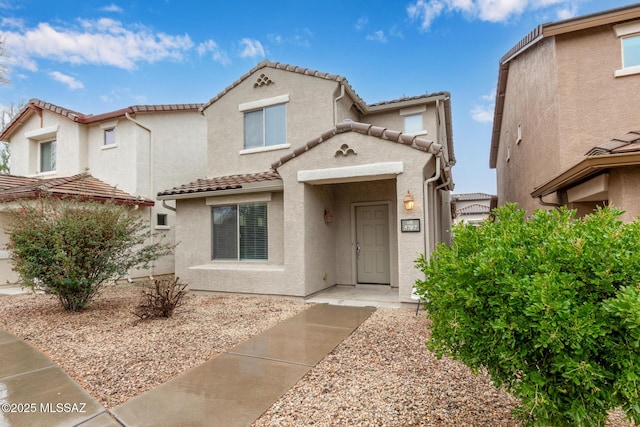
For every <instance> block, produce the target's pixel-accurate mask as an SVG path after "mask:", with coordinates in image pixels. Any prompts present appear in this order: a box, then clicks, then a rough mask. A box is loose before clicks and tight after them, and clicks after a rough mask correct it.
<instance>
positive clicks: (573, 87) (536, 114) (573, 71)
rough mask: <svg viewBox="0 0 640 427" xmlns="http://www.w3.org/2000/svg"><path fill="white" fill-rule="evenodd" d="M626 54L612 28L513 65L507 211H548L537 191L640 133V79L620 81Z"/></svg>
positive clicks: (504, 141) (526, 55) (534, 51)
mask: <svg viewBox="0 0 640 427" xmlns="http://www.w3.org/2000/svg"><path fill="white" fill-rule="evenodd" d="M620 49H621V48H620V39H619V38H617V37H616V36H615V33H614V31H613V29H612V27H611V26H603V27H597V28H592V29H589V30H585V31H579V32H574V33H570V34H566V35H560V36H556V37H555V38H549V39H546V40H543V41H542V42H540V43H538V44H537V45H535V46H533V47H532V48H530V49H528V50H526V51H525V52H523V53H521V54H520V55H519V56H518V57H516V58H515V59H513V60H512V61H511V62H510V65H509V76H508V83H507V94H506V97H505V106H504V117H503V121H502V129H501V134H500V147H499V151H498V159H497V171H496V175H497V182H498V200H499V203H500V204H503V203H505V202H512V201H515V202H518V203H519V204H520V206H521V207H523V208H525V209H527V210H529V211H532V210H533V209H548V208H546V207H544V206H542V205H540V203H538V201H537V200H534V199H532V198H531V196H530V193H531V192H532V191H533V189H534V188H535V187H537V186H540V185H542V184H544V183H546V182H547V181H549V180H550V179H551V178H553V177H555V176H557V175H558V174H560V173H561V172H563V171H564V170H566V169H568V168H569V167H571V166H573V165H574V164H576V163H578V162H579V161H580V160H581V159H583V158H584V155H585V153H586V152H587V151H588V150H589V149H591V148H593V147H594V146H596V145H598V144H601V143H605V142H607V141H609V140H611V139H612V138H616V137H620V136H623V135H625V134H626V133H627V132H629V131H631V130H633V129H636V128H637V122H638V114H637V111H638V108H639V107H640V99H639V98H638V97H634V96H630V94H634V93H638V92H639V91H640V75H630V76H625V77H618V78H616V77H615V76H614V72H615V71H616V70H618V69H620V68H621V52H620ZM518 124H521V126H522V142H521V143H520V144H518V145H516V144H515V135H516V132H517V126H518ZM508 148H509V154H510V161H509V162H507V161H506V157H507V149H508ZM545 200H547V201H556V199H555V197H554V195H549V196H547V197H546V198H545Z"/></svg>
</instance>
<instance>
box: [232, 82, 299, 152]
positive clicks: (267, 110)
mask: <svg viewBox="0 0 640 427" xmlns="http://www.w3.org/2000/svg"><path fill="white" fill-rule="evenodd" d="M288 102H289V95H288V94H286V95H279V96H275V97H273V98H265V99H260V100H257V101H250V102H245V103H243V104H240V105H239V106H238V109H239V111H241V112H242V113H244V150H242V151H241V152H240V153H241V154H246V153H253V152H257V151H265V150H274V149H279V148H287V147H288V146H289V145H288V144H287V107H286V105H287V103H288Z"/></svg>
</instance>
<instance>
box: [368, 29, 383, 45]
mask: <svg viewBox="0 0 640 427" xmlns="http://www.w3.org/2000/svg"><path fill="white" fill-rule="evenodd" d="M367 40H373V41H376V42H380V43H386V42H387V37H386V36H385V35H384V31H382V30H378V31H375V32H373V34H369V35H368V36H367Z"/></svg>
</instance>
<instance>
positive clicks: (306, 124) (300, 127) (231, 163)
mask: <svg viewBox="0 0 640 427" xmlns="http://www.w3.org/2000/svg"><path fill="white" fill-rule="evenodd" d="M262 73H264V74H266V75H267V76H268V77H269V78H270V79H271V80H273V81H274V82H275V83H274V84H271V85H268V86H262V87H257V88H254V83H255V82H256V79H257V77H258V76H259V75H260V74H262ZM338 86H339V85H338V83H337V82H335V81H333V80H325V79H322V78H316V77H309V76H305V75H302V74H298V73H293V72H289V71H283V70H276V69H267V70H261V71H259V72H257V73H255V74H254V76H251V77H249V78H247V79H246V80H244V81H243V82H241V83H240V84H239V85H238V86H236V87H234V88H233V94H232V95H231V94H226V95H223V96H222V97H221V98H220V99H218V100H217V101H216V102H215V103H213V104H212V105H211V106H210V107H208V108H207V109H206V110H205V112H204V113H205V116H206V118H207V123H208V129H207V139H208V141H209V145H208V155H207V156H208V164H209V168H208V171H207V176H209V177H214V176H224V175H232V174H241V173H251V172H262V171H265V170H268V169H269V166H270V164H271V162H273V161H274V160H277V159H278V158H279V157H280V156H282V155H284V154H285V153H286V152H287V151H286V149H285V150H279V151H266V152H262V153H252V154H247V155H239V152H240V151H241V150H243V149H244V136H243V135H244V112H243V111H239V110H238V108H239V105H240V103H247V102H252V101H259V100H263V99H268V98H273V97H277V96H281V95H287V94H288V95H289V102H287V103H286V122H287V124H286V125H287V128H286V132H287V135H286V138H287V143H288V144H290V145H291V148H296V147H298V146H301V145H304V144H305V143H307V142H308V141H310V140H311V139H315V138H317V137H318V136H320V135H321V134H322V133H323V132H326V131H327V130H329V129H331V128H333V127H334V100H335V98H336V97H337V95H336V94H339V92H337V88H338ZM343 104H344V105H345V106H346V105H347V104H348V103H347V101H343ZM341 105H342V104H341ZM344 114H346V113H345V112H343V113H342V114H341V115H344Z"/></svg>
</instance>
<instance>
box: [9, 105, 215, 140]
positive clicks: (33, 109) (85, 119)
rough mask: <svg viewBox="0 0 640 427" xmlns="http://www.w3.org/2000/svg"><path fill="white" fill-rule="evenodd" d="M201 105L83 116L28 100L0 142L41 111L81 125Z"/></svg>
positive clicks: (146, 107)
mask: <svg viewBox="0 0 640 427" xmlns="http://www.w3.org/2000/svg"><path fill="white" fill-rule="evenodd" d="M202 105H203V104H166V105H133V106H131V107H126V108H122V109H120V110H115V111H109V112H107V113H101V114H96V115H93V114H83V113H79V112H77V111H73V110H69V109H67V108H64V107H60V106H59V105H55V104H52V103H50V102H45V101H42V100H40V99H36V98H33V99H30V100H29V102H28V103H27V105H26V106H24V107H23V108H22V110H20V112H19V113H18V114H17V115H16V117H14V118H13V120H12V121H11V122H10V123H9V124H8V125H7V126H6V127H5V128H4V129H3V130H2V133H0V141H6V140H8V139H9V137H10V136H11V134H12V133H13V131H14V130H15V129H16V128H17V127H18V126H19V125H20V124H21V123H22V122H23V121H24V120H25V119H26V118H27V117H28V116H29V115H30V114H33V113H38V114H39V113H40V112H41V111H42V110H48V111H51V112H53V113H55V114H59V115H60V116H62V117H66V118H67V119H69V120H73V121H74V122H77V123H81V124H91V123H98V122H100V121H103V120H109V119H114V118H117V117H124V115H125V114H127V113H129V114H136V113H153V112H168V111H171V112H175V111H199V110H200V108H201V107H202Z"/></svg>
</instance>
